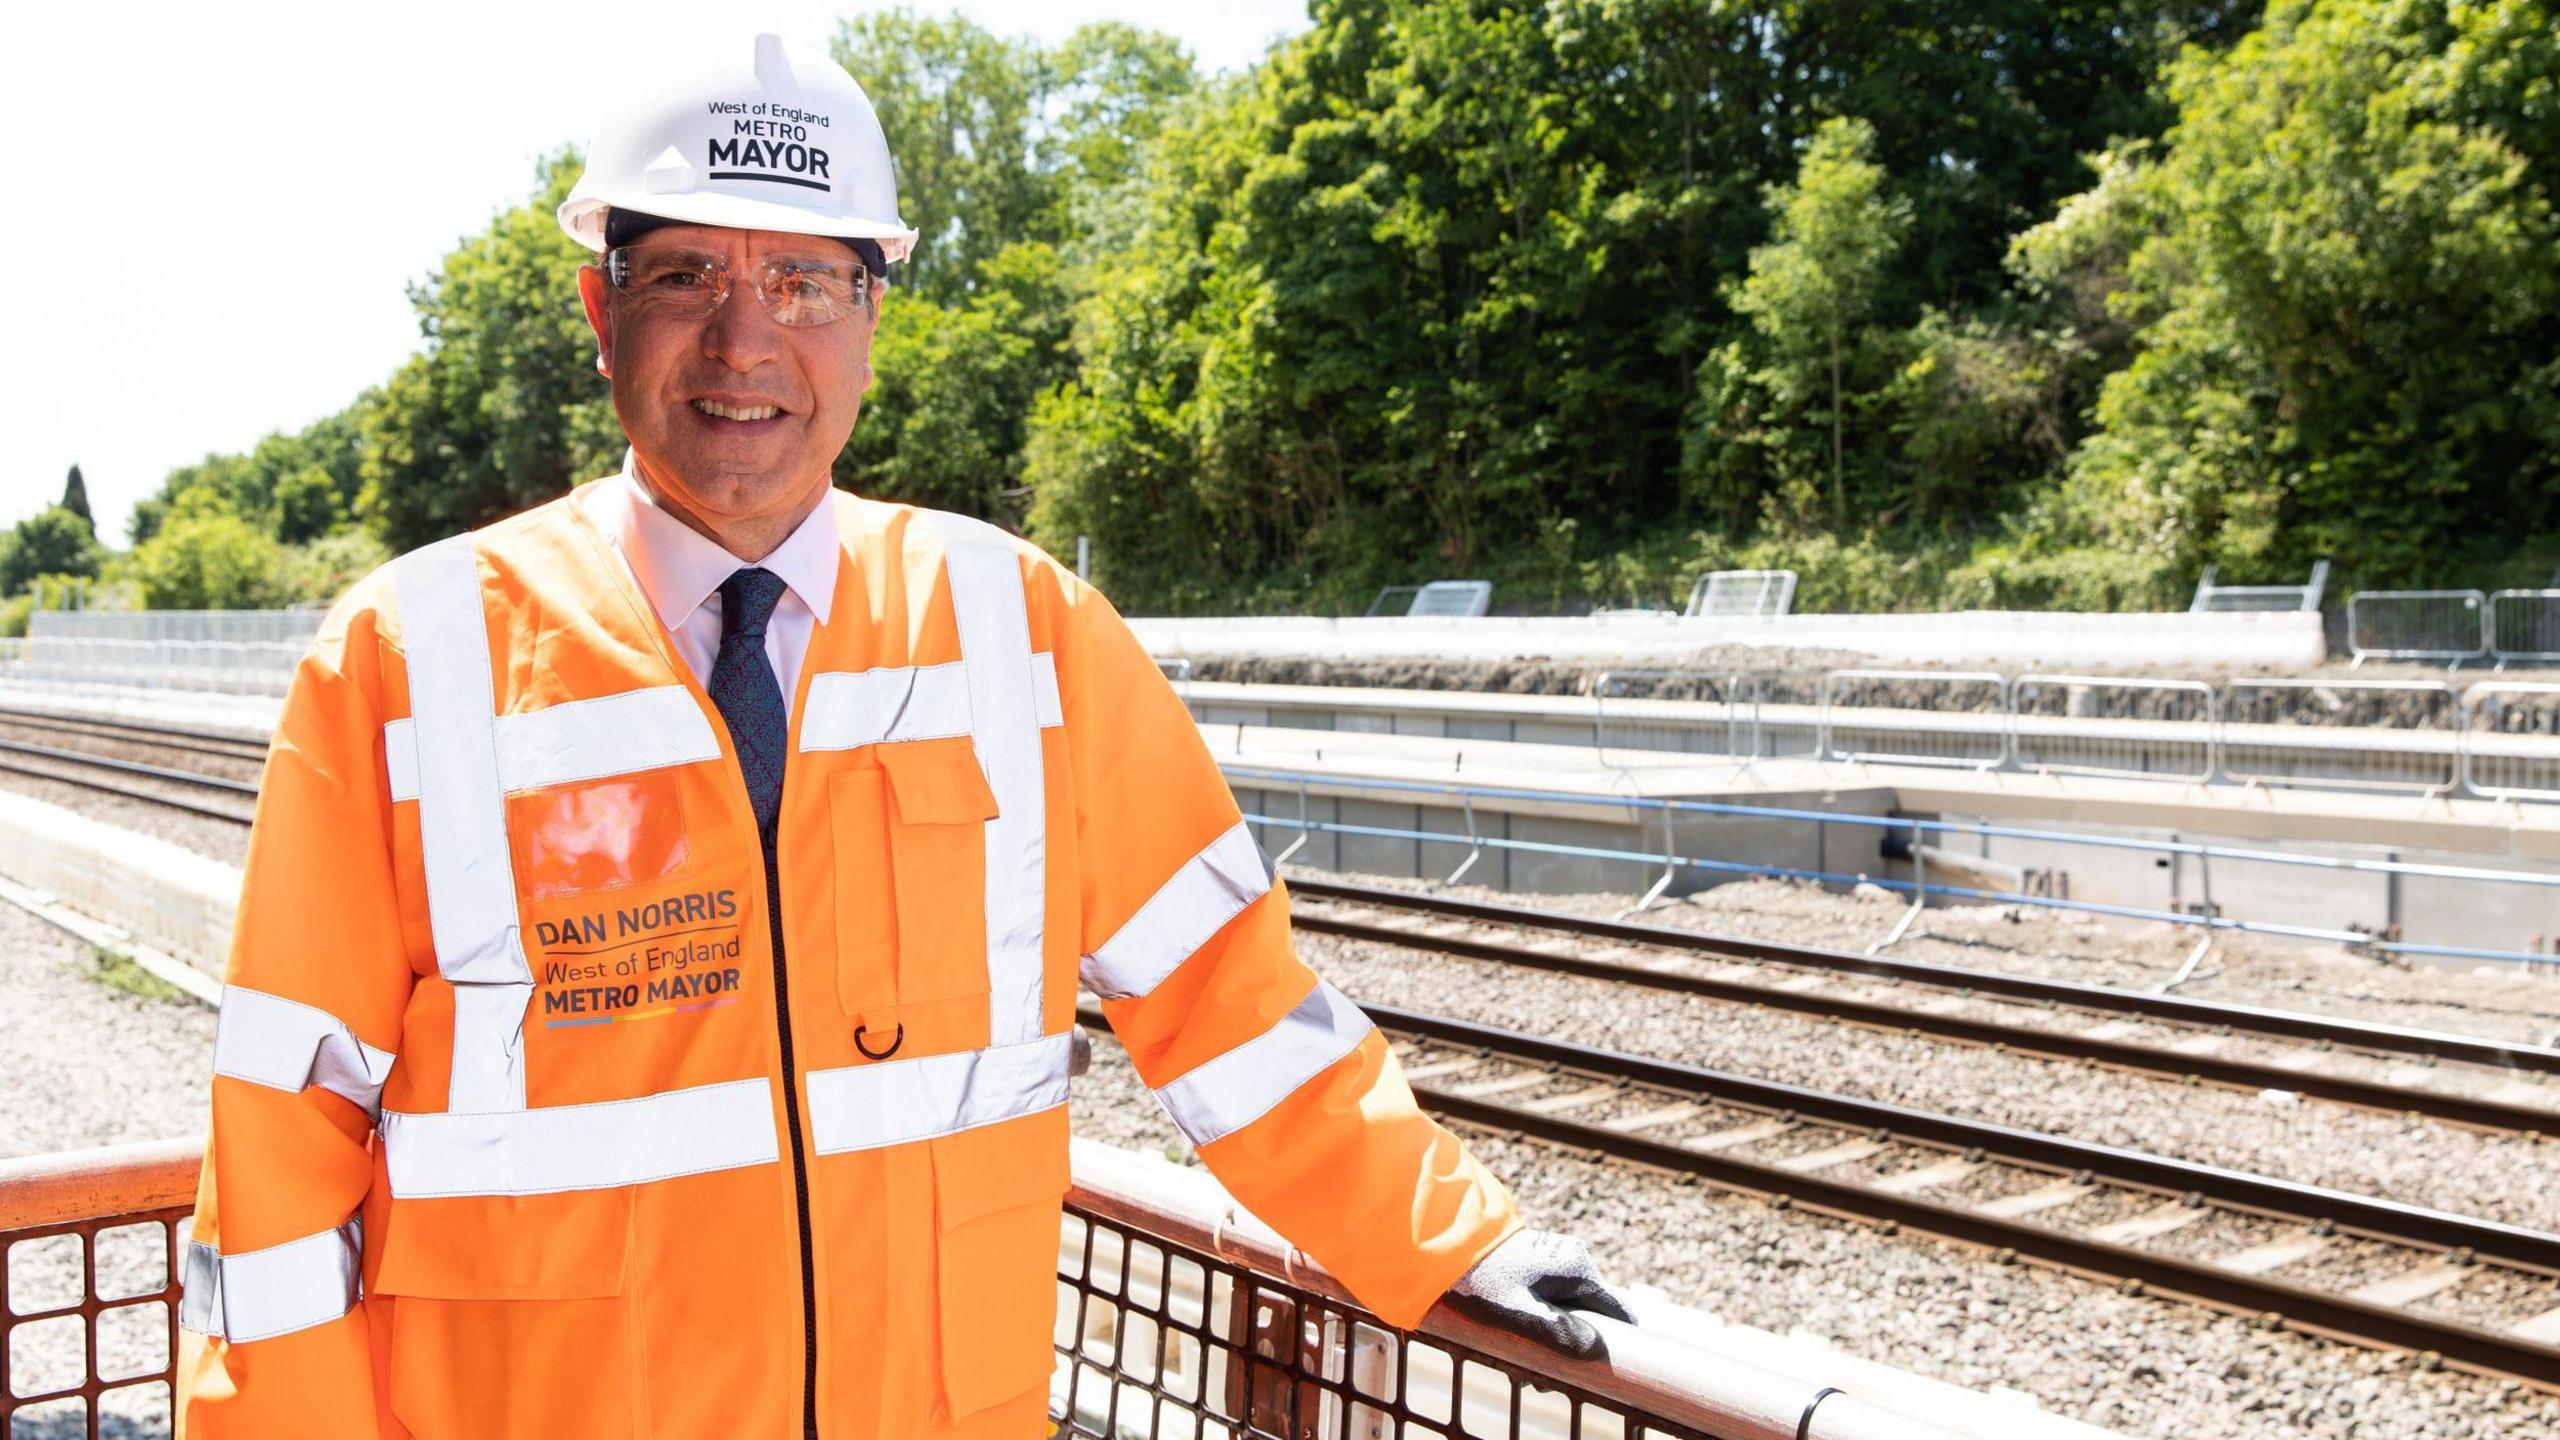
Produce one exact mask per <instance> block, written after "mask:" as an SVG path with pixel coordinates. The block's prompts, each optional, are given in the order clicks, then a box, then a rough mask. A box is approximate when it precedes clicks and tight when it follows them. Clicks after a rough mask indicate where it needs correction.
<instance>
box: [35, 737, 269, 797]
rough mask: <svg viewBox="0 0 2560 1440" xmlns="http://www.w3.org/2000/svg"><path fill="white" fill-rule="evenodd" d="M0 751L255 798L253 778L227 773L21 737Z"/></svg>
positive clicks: (256, 790)
mask: <svg viewBox="0 0 2560 1440" xmlns="http://www.w3.org/2000/svg"><path fill="white" fill-rule="evenodd" d="M0 752H6V753H8V754H11V755H31V756H34V757H36V758H37V759H40V760H60V761H64V762H66V763H69V764H73V765H87V766H90V767H92V768H94V769H99V770H109V771H113V772H114V773H116V774H118V775H140V776H143V777H145V778H147V779H152V780H166V781H169V782H171V783H172V784H177V785H195V786H199V787H201V788H203V789H206V790H220V791H223V792H225V793H227V794H232V795H246V796H248V797H250V798H251V799H255V798H257V794H258V785H257V782H256V781H254V780H234V779H232V778H230V777H229V776H227V775H207V774H204V773H203V772H202V771H197V770H172V769H169V768H168V767H167V766H163V765H146V764H144V763H142V762H141V761H139V760H118V759H116V758H115V757H113V756H111V755H92V754H90V753H88V752H87V751H85V750H60V749H56V748H55V747H53V746H51V745H30V744H28V743H26V742H25V741H23V740H0Z"/></svg>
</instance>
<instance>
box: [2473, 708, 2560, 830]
mask: <svg viewBox="0 0 2560 1440" xmlns="http://www.w3.org/2000/svg"><path fill="white" fill-rule="evenodd" d="M2462 783H2463V786H2464V788H2466V789H2468V790H2469V791H2470V792H2471V793H2472V794H2474V795H2479V796H2482V797H2485V798H2488V799H2493V800H2541V801H2560V685H2547V684H2528V683H2525V682H2522V681H2507V680H2490V681H2484V682H2482V683H2480V684H2477V685H2474V686H2472V687H2471V688H2470V689H2469V690H2468V691H2466V692H2464V694H2463V697H2462Z"/></svg>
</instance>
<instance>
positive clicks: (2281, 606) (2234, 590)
mask: <svg viewBox="0 0 2560 1440" xmlns="http://www.w3.org/2000/svg"><path fill="white" fill-rule="evenodd" d="M2221 576H2222V567H2221V566H2219V565H2207V566H2206V567H2204V575H2203V577H2202V578H2201V579H2199V580H2197V581H2196V594H2195V598H2194V599H2193V600H2191V601H2189V602H2188V603H2187V608H2188V609H2189V610H2190V611H2194V612H2196V613H2198V614H2203V613H2207V612H2213V613H2225V614H2227V613H2231V612H2237V611H2305V610H2318V609H2319V608H2320V596H2321V593H2322V592H2323V591H2325V590H2327V589H2328V588H2329V562H2328V561H2326V560H2321V561H2316V562H2314V563H2313V564H2312V566H2311V578H2310V579H2309V580H2307V581H2305V582H2304V583H2302V584H2300V585H2225V584H2223V583H2221Z"/></svg>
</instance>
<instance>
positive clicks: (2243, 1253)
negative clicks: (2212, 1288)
mask: <svg viewBox="0 0 2560 1440" xmlns="http://www.w3.org/2000/svg"><path fill="white" fill-rule="evenodd" d="M2327 1248H2329V1242H2328V1241H2327V1240H2325V1239H2323V1238H2321V1237H2320V1236H2317V1235H2314V1234H2312V1233H2311V1232H2310V1231H2308V1230H2302V1231H2297V1232H2295V1233H2294V1234H2291V1235H2288V1236H2285V1237H2283V1238H2282V1239H2277V1240H2270V1241H2268V1242H2267V1243H2266V1244H2264V1245H2252V1246H2250V1247H2249V1248H2248V1249H2246V1250H2234V1251H2232V1252H2231V1253H2230V1254H2228V1255H2224V1256H2221V1257H2218V1258H2217V1259H2215V1260H2214V1262H2213V1263H2214V1264H2215V1265H2216V1266H2217V1267H2219V1268H2221V1269H2224V1270H2228V1271H2231V1272H2232V1273H2233V1274H2236V1275H2264V1274H2267V1273H2268V1272H2270V1271H2274V1270H2281V1269H2283V1268H2284V1267H2285V1266H2287V1265H2290V1264H2292V1263H2294V1262H2295V1261H2297V1260H2307V1259H2309V1258H2310V1257H2312V1256H2314V1255H2317V1254H2319V1253H2320V1252H2321V1251H2323V1250H2325V1249H2327Z"/></svg>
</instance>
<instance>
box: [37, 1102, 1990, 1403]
mask: <svg viewBox="0 0 2560 1440" xmlns="http://www.w3.org/2000/svg"><path fill="white" fill-rule="evenodd" d="M1073 1144H1074V1146H1075V1155H1074V1170H1075V1188H1074V1189H1073V1190H1072V1191H1071V1192H1070V1193H1069V1195H1068V1198H1067V1211H1066V1214H1065V1216H1064V1217H1063V1219H1062V1221H1061V1224H1060V1238H1059V1247H1058V1261H1057V1279H1058V1285H1057V1291H1056V1294H1057V1310H1056V1313H1055V1318H1054V1322H1053V1325H1052V1327H1051V1332H1050V1343H1051V1347H1052V1350H1053V1353H1054V1355H1055V1357H1056V1359H1055V1365H1054V1367H1053V1369H1052V1372H1051V1375H1052V1379H1051V1385H1050V1403H1049V1413H1050V1419H1051V1422H1052V1424H1053V1425H1054V1426H1055V1427H1056V1428H1055V1429H1054V1430H1053V1431H1052V1433H1053V1434H1055V1435H1072V1436H1083V1437H1088V1440H1157V1437H1164V1440H1213V1437H1233V1440H1247V1437H1277V1440H1354V1437H1359V1440H1388V1437H1398V1440H1401V1437H1407V1436H1412V1437H1421V1436H1432V1437H1453V1436H1461V1435H1463V1436H1486V1437H1496V1436H1499V1437H1510V1440H1632V1437H1637V1436H1661V1437H1670V1440H1790V1437H1794V1440H1959V1437H1957V1436H1955V1435H1954V1434H1952V1433H1950V1432H1948V1431H1945V1430H1942V1429H1940V1428H1939V1427H1937V1426H1935V1425H1933V1424H1930V1423H1928V1422H1927V1421H1924V1420H1920V1419H1917V1418H1914V1417H1910V1416H1906V1415H1902V1414H1899V1413H1896V1412H1892V1411H1888V1410H1885V1409H1883V1408H1882V1407H1880V1406H1877V1405H1874V1404H1871V1403H1868V1402H1866V1401H1864V1400H1861V1399H1859V1398H1857V1397H1854V1396H1850V1395H1845V1394H1840V1393H1839V1392H1837V1391H1834V1390H1831V1389H1830V1388H1829V1387H1819V1386H1815V1385H1812V1384H1810V1383H1808V1382H1805V1381H1799V1380H1794V1379H1790V1378H1788V1377H1784V1376H1780V1375H1777V1374H1775V1373H1773V1372H1770V1371H1766V1370H1760V1369H1757V1368H1756V1367H1753V1366H1751V1365H1749V1364H1748V1363H1745V1362H1742V1361H1738V1360H1734V1359H1731V1358H1729V1357H1724V1356H1717V1355H1710V1354H1709V1353H1707V1352H1705V1351H1701V1350H1698V1349H1695V1348H1693V1347H1691V1346H1688V1345H1685V1344H1682V1343H1680V1342H1678V1341H1676V1340H1667V1339H1658V1338H1656V1337H1654V1336H1652V1335H1651V1334H1649V1333H1648V1332H1645V1331H1639V1330H1634V1329H1622V1330H1619V1331H1617V1332H1616V1334H1615V1338H1614V1339H1613V1340H1612V1347H1611V1353H1610V1354H1609V1355H1608V1356H1606V1357H1597V1358H1575V1357H1571V1356H1567V1355H1563V1354H1560V1353H1558V1352H1555V1351H1552V1350H1548V1349H1546V1348H1545V1347H1543V1346H1540V1345H1538V1344H1537V1343H1536V1342H1534V1341H1529V1340H1524V1339H1521V1338H1520V1337H1518V1336H1513V1335H1508V1334H1503V1333H1500V1332H1496V1331H1491V1330H1488V1329H1485V1328H1484V1327H1482V1326H1478V1325H1474V1324H1472V1323H1470V1322H1467V1321H1464V1320H1456V1321H1451V1320H1446V1319H1443V1318H1442V1315H1441V1313H1440V1312H1435V1314H1434V1316H1433V1317H1432V1318H1431V1319H1429V1320H1426V1321H1425V1323H1424V1328H1423V1330H1422V1331H1420V1332H1418V1333H1413V1334H1405V1333H1401V1332H1398V1331H1395V1330H1393V1329H1391V1328H1390V1327H1388V1326H1387V1325H1385V1324H1384V1323H1383V1322H1381V1321H1379V1320H1378V1319H1377V1317H1375V1316H1374V1315H1371V1314H1369V1313H1368V1312H1367V1311H1365V1310H1362V1309H1361V1308H1359V1307H1358V1306H1357V1305H1355V1304H1353V1303H1352V1302H1351V1301H1349V1300H1348V1299H1347V1298H1346V1294H1345V1292H1344V1291H1343V1290H1342V1289H1341V1287H1340V1286H1339V1285H1338V1284H1337V1283H1336V1282H1334V1281H1333V1279H1332V1278H1331V1277H1330V1276H1328V1275H1326V1274H1325V1273H1324V1272H1323V1271H1322V1270H1321V1269H1318V1268H1316V1267H1315V1266H1313V1265H1311V1264H1309V1263H1308V1262H1307V1261H1306V1260H1305V1258H1304V1257H1303V1256H1300V1255H1298V1254H1297V1252H1295V1251H1293V1250H1289V1249H1287V1248H1286V1247H1285V1245H1283V1244H1282V1243H1281V1242H1280V1241H1279V1239H1278V1237H1277V1236H1276V1235H1273V1234H1272V1233H1271V1232H1270V1231H1269V1229H1268V1228H1267V1227H1264V1226H1262V1225H1261V1224H1260V1222H1258V1221H1255V1220H1252V1219H1251V1218H1250V1217H1246V1216H1242V1215H1240V1214H1238V1213H1237V1212H1236V1211H1235V1210H1234V1208H1233V1206H1232V1202H1228V1201H1226V1200H1225V1199H1224V1196H1223V1192H1215V1187H1214V1186H1209V1185H1207V1182H1206V1177H1205V1176H1202V1175H1201V1174H1199V1173H1198V1172H1196V1171H1186V1170H1183V1169H1181V1168H1179V1167H1173V1166H1166V1165H1163V1164H1161V1163H1160V1162H1156V1161H1151V1160H1149V1159H1148V1158H1147V1157H1144V1156H1139V1155H1133V1154H1129V1153H1127V1152H1124V1151H1114V1150H1111V1149H1109V1148H1108V1147H1104V1146H1098V1145H1094V1144H1092V1143H1091V1142H1089V1141H1083V1140H1078V1141H1075V1142H1073ZM202 1151H203V1144H202V1142H201V1141H200V1140H194V1139H187V1140H174V1141H159V1142H154V1143H152V1144H147V1145H129V1146H117V1147H112V1148H108V1149H102V1150H92V1151H84V1152H76V1153H70V1154H60V1155H43V1156H32V1157H27V1158H23V1159H16V1160H0V1260H5V1262H6V1264H5V1274H6V1277H7V1278H6V1285H5V1290H0V1294H5V1301H6V1303H5V1304H0V1435H6V1436H8V1437H9V1440H72V1437H75V1436H100V1435H107V1436H114V1437H117V1440H136V1437H144V1436H150V1437H160V1436H167V1435H168V1434H170V1432H171V1429H172V1416H171V1411H172V1408H173V1401H174V1391H175V1386H176V1380H177V1307H178V1278H177V1277H178V1274H179V1268H178V1265H177V1255H178V1249H179V1246H180V1245H181V1244H183V1243H184V1238H183V1237H182V1236H181V1235H180V1234H179V1233H178V1231H179V1228H180V1227H182V1226H184V1225H185V1224H186V1221H187V1216H188V1215H189V1214H190V1212H191V1210H192V1208H193V1200H194V1191H195V1182H196V1167H197V1163H198V1157H199V1156H200V1155H201V1154H202ZM1204 1186H1205V1187H1206V1189H1207V1190H1208V1191H1211V1192H1215V1193H1214V1194H1204V1193H1202V1191H1203V1187H1204Z"/></svg>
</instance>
